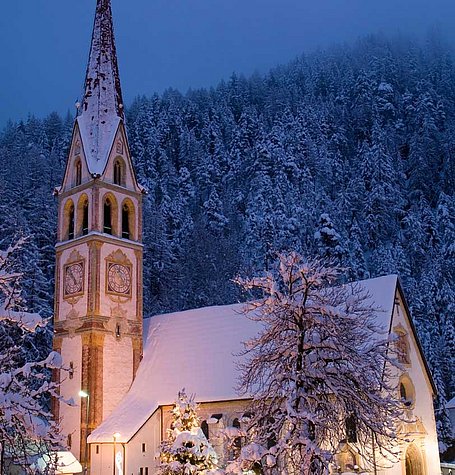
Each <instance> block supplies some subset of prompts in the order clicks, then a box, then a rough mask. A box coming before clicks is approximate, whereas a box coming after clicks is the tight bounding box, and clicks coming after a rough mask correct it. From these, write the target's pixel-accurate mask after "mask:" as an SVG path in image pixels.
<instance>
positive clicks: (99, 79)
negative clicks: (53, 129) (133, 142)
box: [77, 0, 124, 174]
mask: <svg viewBox="0 0 455 475" xmlns="http://www.w3.org/2000/svg"><path fill="white" fill-rule="evenodd" d="M123 118H124V113H123V99H122V91H121V87H120V75H119V71H118V64H117V53H116V49H115V40H114V28H113V21H112V11H111V4H110V0H97V5H96V14H95V22H94V25H93V34H92V43H91V47H90V55H89V60H88V65H87V74H86V78H85V91H84V99H83V101H82V105H81V108H80V111H79V116H78V118H77V124H78V126H79V130H80V133H81V137H82V143H83V146H84V152H85V156H86V159H87V165H88V168H89V171H90V173H92V174H102V173H103V171H104V168H105V167H106V163H107V160H108V158H109V152H110V150H111V147H112V143H113V141H114V137H115V133H116V131H117V129H118V125H119V122H120V120H122V119H123Z"/></svg>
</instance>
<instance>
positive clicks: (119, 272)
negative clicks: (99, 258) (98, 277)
mask: <svg viewBox="0 0 455 475" xmlns="http://www.w3.org/2000/svg"><path fill="white" fill-rule="evenodd" d="M107 283H108V287H107V289H108V291H109V292H113V293H115V294H126V295H129V294H130V292H131V268H130V267H128V266H124V265H122V264H114V263H112V262H109V263H108V271H107Z"/></svg>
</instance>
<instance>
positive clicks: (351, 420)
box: [346, 414, 357, 444]
mask: <svg viewBox="0 0 455 475" xmlns="http://www.w3.org/2000/svg"><path fill="white" fill-rule="evenodd" d="M346 439H347V441H348V442H351V443H352V444H355V443H356V442H357V424H356V420H355V416H354V414H351V415H350V416H349V417H347V418H346Z"/></svg>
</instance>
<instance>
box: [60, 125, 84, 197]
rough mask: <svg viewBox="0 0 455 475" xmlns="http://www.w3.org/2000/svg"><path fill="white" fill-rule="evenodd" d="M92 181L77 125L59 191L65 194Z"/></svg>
mask: <svg viewBox="0 0 455 475" xmlns="http://www.w3.org/2000/svg"><path fill="white" fill-rule="evenodd" d="M91 180H92V176H91V173H90V170H89V167H88V164H87V160H86V156H85V151H84V144H83V142H82V137H81V134H80V131H79V127H78V125H77V123H76V124H75V126H74V129H73V137H72V141H71V148H70V152H69V156H68V160H67V162H66V169H65V175H64V178H63V183H62V186H61V188H60V190H59V191H62V192H65V191H68V190H69V189H71V188H75V187H76V186H80V185H83V184H85V183H87V182H89V181H91Z"/></svg>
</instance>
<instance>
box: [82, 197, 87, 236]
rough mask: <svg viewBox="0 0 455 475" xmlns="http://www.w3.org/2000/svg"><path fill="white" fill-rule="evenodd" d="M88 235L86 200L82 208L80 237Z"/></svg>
mask: <svg viewBox="0 0 455 475" xmlns="http://www.w3.org/2000/svg"><path fill="white" fill-rule="evenodd" d="M87 234H88V200H87V201H85V203H84V206H83V208H82V236H86V235H87Z"/></svg>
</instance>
